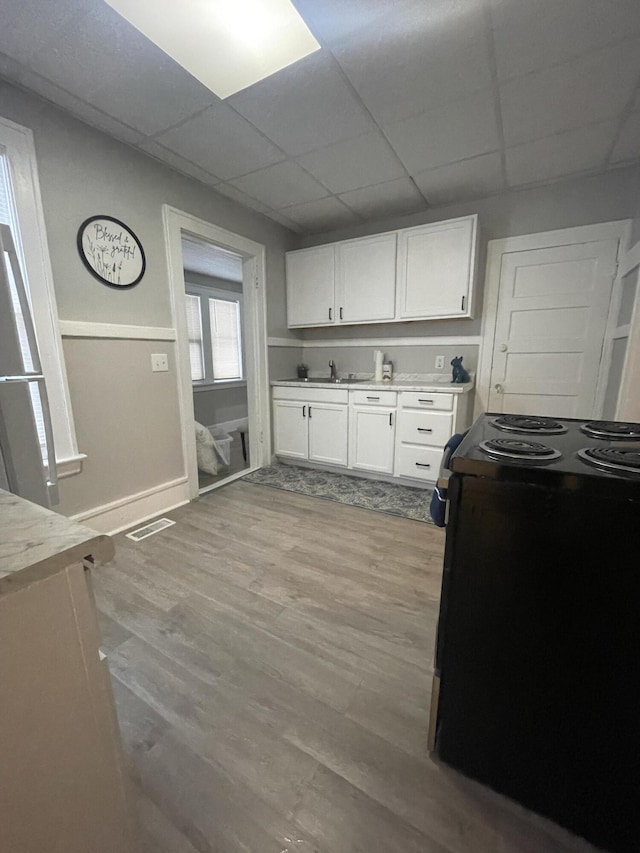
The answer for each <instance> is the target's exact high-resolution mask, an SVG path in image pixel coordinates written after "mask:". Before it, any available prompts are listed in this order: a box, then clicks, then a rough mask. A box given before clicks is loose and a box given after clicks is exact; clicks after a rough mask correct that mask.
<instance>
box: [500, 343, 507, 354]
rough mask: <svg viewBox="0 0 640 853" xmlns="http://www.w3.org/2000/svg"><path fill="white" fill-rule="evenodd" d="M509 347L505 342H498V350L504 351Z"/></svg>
mask: <svg viewBox="0 0 640 853" xmlns="http://www.w3.org/2000/svg"><path fill="white" fill-rule="evenodd" d="M508 349H509V347H508V346H507V345H506V344H500V352H506V351H507V350H508Z"/></svg>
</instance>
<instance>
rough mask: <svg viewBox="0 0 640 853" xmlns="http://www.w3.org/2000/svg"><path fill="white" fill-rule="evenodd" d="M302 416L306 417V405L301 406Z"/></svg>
mask: <svg viewBox="0 0 640 853" xmlns="http://www.w3.org/2000/svg"><path fill="white" fill-rule="evenodd" d="M302 417H303V418H306V417H307V407H306V406H303V407H302Z"/></svg>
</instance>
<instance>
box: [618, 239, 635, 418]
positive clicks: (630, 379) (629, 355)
mask: <svg viewBox="0 0 640 853" xmlns="http://www.w3.org/2000/svg"><path fill="white" fill-rule="evenodd" d="M638 267H640V240H639V241H638V242H637V243H635V245H633V246H631V248H630V249H628V250H627V252H626V253H625V255H624V257H623V258H621V261H620V268H619V270H618V276H619V278H620V282H621V283H622V280H623V279H624V277H625V276H626V275H627V274H628V273H630V272H631V271H632V270H634V269H637V268H638ZM616 314H617V311H616ZM620 337H622V336H620ZM639 380H640V280H639V283H638V285H637V288H636V298H635V302H634V305H633V311H632V314H631V322H630V323H629V327H628V333H627V352H626V355H625V359H624V365H623V368H622V377H621V380H620V388H619V391H618V400H617V405H616V419H617V420H623V421H640V403H639V401H638V381H639Z"/></svg>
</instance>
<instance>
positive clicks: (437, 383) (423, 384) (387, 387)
mask: <svg viewBox="0 0 640 853" xmlns="http://www.w3.org/2000/svg"><path fill="white" fill-rule="evenodd" d="M357 379H358V381H356V382H349V380H348V379H342V378H341V379H340V382H329V381H327V382H317V381H314V382H305V381H304V379H274V380H272V382H271V384H272V385H284V386H285V387H292V388H344V389H346V390H349V391H351V390H353V391H357V390H358V389H359V390H361V391H383V390H384V391H419V392H420V393H426V394H436V393H443V394H444V393H447V394H466V393H467V392H469V391H471V389H472V388H473V385H474V382H473V380H474V377H473V375H472V376H471V381H470V382H464V383H461V384H459V385H458V384H454V383H452V382H451V374H450V373H446V374H443V373H434V374H425V375H422V376H420V375H416V374H399V375H398V377H397V378H396V379H392V380H391V381H390V382H375V381H374V380H373V379H364V381H363V379H362V378H360V377H357Z"/></svg>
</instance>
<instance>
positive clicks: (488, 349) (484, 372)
mask: <svg viewBox="0 0 640 853" xmlns="http://www.w3.org/2000/svg"><path fill="white" fill-rule="evenodd" d="M630 231H631V220H630V219H621V220H619V221H616V222H603V223H601V224H598V225H580V226H577V227H575V228H558V229H556V230H554V231H541V232H540V233H538V234H525V235H522V236H520V237H506V238H503V239H500V240H490V241H489V243H488V245H487V265H486V274H485V282H484V294H483V300H482V328H481V333H480V335H481V343H480V351H479V354H478V370H477V373H476V388H475V390H476V393H475V403H474V412H473V416H474V419H475V418H477V417H478V416H479V415H481V414H483V413H484V412H486V411H487V404H488V399H489V389H490V387H491V369H492V367H493V350H494V346H495V338H496V326H497V320H498V300H499V296H500V278H501V274H502V258H503V256H504V255H507V254H510V253H511V252H525V251H529V250H533V249H551V248H554V247H555V246H558V245H571V244H579V243H591V242H594V241H598V240H618V255H617V258H618V261H619V259H620V254H621V252H622V251H623V250H624V249H625V247H626V245H627V242H628V240H629V234H630ZM619 289H620V281H619V276H618V274H617V271H616V273H615V275H614V282H613V291H612V295H611V301H610V303H609V314H608V317H607V326H606V331H605V340H604V345H603V351H602V358H601V360H600V370H599V373H598V385H597V390H596V401H597V408H599V409H600V408H601V407H602V404H603V401H604V391H605V386H606V380H607V375H608V372H609V362H610V361H611V349H612V340H611V332H612V322H614V317H613V310H612V309H613V306H614V305H615V304H617V302H619Z"/></svg>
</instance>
